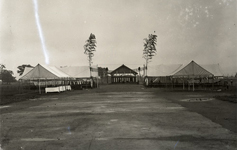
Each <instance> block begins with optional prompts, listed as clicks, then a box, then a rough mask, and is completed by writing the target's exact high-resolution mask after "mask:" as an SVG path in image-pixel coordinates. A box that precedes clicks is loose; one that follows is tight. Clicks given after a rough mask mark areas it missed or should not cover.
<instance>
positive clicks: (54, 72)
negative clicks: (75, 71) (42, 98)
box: [19, 64, 72, 93]
mask: <svg viewBox="0 0 237 150" xmlns="http://www.w3.org/2000/svg"><path fill="white" fill-rule="evenodd" d="M19 80H20V81H22V80H23V81H29V82H33V83H34V84H35V85H38V86H39V92H40V93H41V91H40V89H41V87H45V88H47V87H56V88H57V89H54V90H56V91H58V92H60V91H64V90H66V87H65V86H66V85H68V84H69V83H70V80H72V77H70V76H69V75H68V74H66V73H64V72H62V71H61V70H59V69H58V68H57V67H55V66H46V65H41V64H38V65H36V66H35V67H34V68H33V69H31V70H30V71H29V72H27V73H26V74H25V75H23V76H21V77H20V79H19ZM68 88H69V89H70V87H68ZM54 90H52V91H54ZM49 91H50V89H49ZM46 92H47V90H46Z"/></svg>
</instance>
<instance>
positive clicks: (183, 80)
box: [183, 77, 184, 90]
mask: <svg viewBox="0 0 237 150" xmlns="http://www.w3.org/2000/svg"><path fill="white" fill-rule="evenodd" d="M183 90H184V77H183Z"/></svg>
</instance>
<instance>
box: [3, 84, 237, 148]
mask: <svg viewBox="0 0 237 150" xmlns="http://www.w3.org/2000/svg"><path fill="white" fill-rule="evenodd" d="M221 94H225V93H216V92H187V91H186V92H182V91H168V90H164V89H157V88H144V87H143V86H140V85H107V86H101V87H100V88H98V89H91V90H83V91H70V92H64V93H59V94H58V93H51V94H47V95H46V94H44V95H41V96H40V97H39V98H33V99H31V100H28V101H24V102H18V103H13V104H10V105H4V106H1V109H0V111H1V116H0V117H1V118H0V120H1V130H0V131H1V132H0V133H1V136H0V143H1V147H2V149H4V150H5V149H24V150H28V149H29V150H31V149H36V150H37V149H49V150H51V149H52V150H54V149H55V150H59V149H61V150H70V149H73V150H74V149H103V150H106V149H108V150H109V149H113V150H114V149H115V150H116V149H134V150H135V149H136V150H137V149H150V150H153V149H154V150H155V149H176V150H178V149H182V150H185V149H188V150H192V149H204V150H205V149H206V150H210V149H215V150H216V149H217V150H218V149H220V150H222V149H236V130H235V128H234V126H236V103H230V102H227V101H220V100H216V99H212V98H213V97H214V96H215V95H221ZM198 98H202V100H201V101H195V99H198ZM209 98H210V99H209ZM190 99H191V101H190Z"/></svg>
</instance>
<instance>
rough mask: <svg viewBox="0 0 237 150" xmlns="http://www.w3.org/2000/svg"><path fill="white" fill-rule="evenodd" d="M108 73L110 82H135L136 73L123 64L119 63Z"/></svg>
mask: <svg viewBox="0 0 237 150" xmlns="http://www.w3.org/2000/svg"><path fill="white" fill-rule="evenodd" d="M110 74H111V81H112V83H137V78H136V76H137V74H138V73H137V72H136V71H134V70H132V69H130V68H128V67H127V66H125V65H121V66H120V67H118V68H117V69H115V70H113V71H112V72H111V73H110Z"/></svg>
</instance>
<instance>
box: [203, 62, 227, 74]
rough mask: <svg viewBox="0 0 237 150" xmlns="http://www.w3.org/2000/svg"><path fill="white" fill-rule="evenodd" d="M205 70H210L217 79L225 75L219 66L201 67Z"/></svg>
mask: <svg viewBox="0 0 237 150" xmlns="http://www.w3.org/2000/svg"><path fill="white" fill-rule="evenodd" d="M201 66H202V67H203V68H204V69H206V70H208V71H209V72H210V73H212V74H213V75H214V76H216V77H222V76H223V73H222V70H221V68H220V65H219V64H208V65H201Z"/></svg>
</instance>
